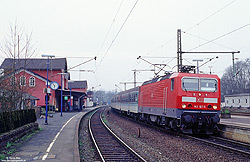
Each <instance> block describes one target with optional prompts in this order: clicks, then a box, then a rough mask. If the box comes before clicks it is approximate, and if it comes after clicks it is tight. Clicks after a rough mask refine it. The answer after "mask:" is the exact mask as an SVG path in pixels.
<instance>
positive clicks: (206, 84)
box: [200, 78, 217, 92]
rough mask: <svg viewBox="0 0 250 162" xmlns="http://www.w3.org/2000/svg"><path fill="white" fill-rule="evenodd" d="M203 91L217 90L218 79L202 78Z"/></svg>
mask: <svg viewBox="0 0 250 162" xmlns="http://www.w3.org/2000/svg"><path fill="white" fill-rule="evenodd" d="M200 84H201V88H200V89H201V91H208V92H215V91H216V90H217V80H215V79H203V78H201V79H200Z"/></svg>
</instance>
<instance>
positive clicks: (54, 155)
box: [6, 108, 95, 162]
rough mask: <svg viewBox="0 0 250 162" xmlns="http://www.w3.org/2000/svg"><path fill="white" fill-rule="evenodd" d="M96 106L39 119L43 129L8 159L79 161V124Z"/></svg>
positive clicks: (19, 161)
mask: <svg viewBox="0 0 250 162" xmlns="http://www.w3.org/2000/svg"><path fill="white" fill-rule="evenodd" d="M93 109H95V108H87V109H84V110H83V111H82V112H63V116H62V117H61V113H55V114H53V117H52V118H48V125H45V124H44V121H45V119H43V118H42V119H37V123H38V124H39V127H40V128H41V129H42V130H41V131H40V132H38V133H37V134H35V135H33V136H32V137H31V138H30V139H29V140H28V141H27V142H25V143H24V144H23V145H22V146H21V147H19V148H18V149H17V151H16V152H15V153H14V155H12V156H11V157H8V159H7V160H6V161H10V162H13V161H18V162H24V161H25V162H46V161H48V162H77V161H80V158H79V153H78V142H77V140H78V139H77V138H78V134H77V133H78V126H79V125H78V124H79V122H80V119H81V118H82V116H84V115H85V114H86V113H87V112H89V111H91V110H93Z"/></svg>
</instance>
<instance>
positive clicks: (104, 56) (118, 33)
mask: <svg viewBox="0 0 250 162" xmlns="http://www.w3.org/2000/svg"><path fill="white" fill-rule="evenodd" d="M138 1H139V0H136V2H135V3H134V5H133V7H132V9H131V10H130V12H129V14H128V15H127V17H126V19H125V20H124V22H123V24H122V26H121V27H120V29H119V31H118V32H117V34H116V35H115V37H114V39H113V40H112V42H111V43H110V45H109V47H108V49H107V51H106V52H105V54H104V56H103V57H102V59H101V61H100V63H99V64H98V66H97V68H96V71H97V70H98V68H99V67H100V65H101V63H102V61H103V60H104V58H105V57H106V55H107V54H108V52H109V50H110V49H111V47H112V45H113V44H114V42H115V40H116V38H117V37H118V35H119V34H120V32H121V30H122V29H123V27H124V25H125V24H126V22H127V20H128V18H129V17H130V15H131V13H132V12H133V10H134V8H135V6H136V4H137V3H138Z"/></svg>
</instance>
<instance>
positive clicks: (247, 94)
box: [224, 93, 250, 97]
mask: <svg viewBox="0 0 250 162" xmlns="http://www.w3.org/2000/svg"><path fill="white" fill-rule="evenodd" d="M240 96H250V93H240V94H232V95H224V97H240Z"/></svg>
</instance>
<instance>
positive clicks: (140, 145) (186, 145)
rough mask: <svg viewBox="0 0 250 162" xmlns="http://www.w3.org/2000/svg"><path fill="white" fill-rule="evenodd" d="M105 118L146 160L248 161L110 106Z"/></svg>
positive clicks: (240, 156)
mask: <svg viewBox="0 0 250 162" xmlns="http://www.w3.org/2000/svg"><path fill="white" fill-rule="evenodd" d="M107 111H109V113H108V112H107ZM105 119H106V120H107V121H108V126H109V127H110V128H111V129H112V130H113V131H114V132H115V133H116V134H117V135H118V136H119V137H120V138H121V139H122V140H124V142H126V143H127V144H128V145H129V146H130V147H132V148H133V149H135V150H136V151H137V152H138V153H139V154H140V155H141V156H142V157H143V158H145V159H146V160H147V161H162V162H163V161H164V162H165V161H178V162H179V161H183V162H184V161H185V162H187V161H211V162H217V161H218V162H222V161H235V162H236V161H241V162H242V161H249V162H250V159H249V157H244V156H242V155H238V154H235V153H232V152H229V151H227V150H222V149H220V148H217V147H213V146H209V145H206V144H203V143H200V142H198V141H195V140H192V139H186V138H183V137H178V136H175V135H170V134H167V133H166V132H162V131H160V130H156V129H154V128H150V127H147V126H144V125H142V124H138V123H135V122H134V121H131V120H129V119H126V118H124V117H121V116H119V115H117V114H115V113H114V112H113V111H112V110H110V109H106V111H105ZM138 129H140V137H138Z"/></svg>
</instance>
